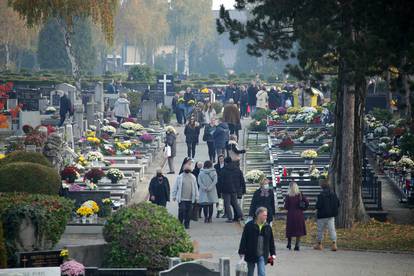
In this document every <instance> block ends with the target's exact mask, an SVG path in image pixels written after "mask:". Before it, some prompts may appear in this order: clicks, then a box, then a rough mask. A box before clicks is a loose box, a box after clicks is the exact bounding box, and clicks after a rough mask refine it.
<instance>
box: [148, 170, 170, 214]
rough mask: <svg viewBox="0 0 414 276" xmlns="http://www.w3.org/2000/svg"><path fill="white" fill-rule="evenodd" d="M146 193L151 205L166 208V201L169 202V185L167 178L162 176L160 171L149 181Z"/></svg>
mask: <svg viewBox="0 0 414 276" xmlns="http://www.w3.org/2000/svg"><path fill="white" fill-rule="evenodd" d="M148 191H149V194H150V198H149V199H150V201H151V202H152V203H154V204H157V205H159V206H164V207H166V206H167V201H170V184H169V182H168V178H166V177H165V176H163V175H162V172H161V170H157V175H156V176H154V177H153V178H152V179H151V182H150V184H149V188H148Z"/></svg>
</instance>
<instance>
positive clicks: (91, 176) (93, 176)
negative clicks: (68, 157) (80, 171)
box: [85, 168, 105, 183]
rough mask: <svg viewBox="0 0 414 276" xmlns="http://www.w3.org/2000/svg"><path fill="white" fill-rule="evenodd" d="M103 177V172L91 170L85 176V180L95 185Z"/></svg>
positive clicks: (96, 169) (95, 169)
mask: <svg viewBox="0 0 414 276" xmlns="http://www.w3.org/2000/svg"><path fill="white" fill-rule="evenodd" d="M104 176H105V173H104V172H103V170H101V169H98V168H93V169H91V170H89V171H88V172H87V173H86V174H85V178H86V179H88V180H89V181H91V182H93V183H97V182H98V181H99V180H100V179H102V177H104Z"/></svg>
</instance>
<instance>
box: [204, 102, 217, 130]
mask: <svg viewBox="0 0 414 276" xmlns="http://www.w3.org/2000/svg"><path fill="white" fill-rule="evenodd" d="M216 116H217V114H216V110H215V109H214V108H213V106H212V105H211V102H207V103H205V104H204V109H203V117H204V122H205V125H208V124H209V123H210V122H211V120H212V119H216Z"/></svg>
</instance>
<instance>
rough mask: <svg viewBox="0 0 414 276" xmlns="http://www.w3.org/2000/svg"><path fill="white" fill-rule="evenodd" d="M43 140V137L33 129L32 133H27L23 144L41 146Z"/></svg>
mask: <svg viewBox="0 0 414 276" xmlns="http://www.w3.org/2000/svg"><path fill="white" fill-rule="evenodd" d="M44 142H45V137H43V136H42V135H41V134H40V133H38V132H36V131H33V132H32V133H30V134H28V135H27V136H26V138H25V139H24V144H25V145H35V146H37V147H42V146H43V144H44Z"/></svg>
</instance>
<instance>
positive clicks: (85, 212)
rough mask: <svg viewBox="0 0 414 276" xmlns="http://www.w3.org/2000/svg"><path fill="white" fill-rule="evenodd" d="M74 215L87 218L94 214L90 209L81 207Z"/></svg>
mask: <svg viewBox="0 0 414 276" xmlns="http://www.w3.org/2000/svg"><path fill="white" fill-rule="evenodd" d="M76 214H77V215H78V216H81V217H89V216H92V215H93V214H94V213H93V210H92V208H90V207H88V206H84V205H82V206H81V207H79V208H78V210H76Z"/></svg>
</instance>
